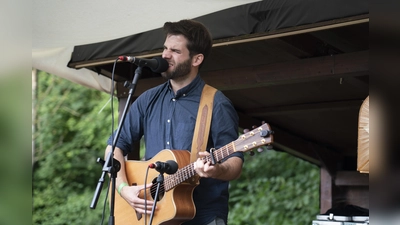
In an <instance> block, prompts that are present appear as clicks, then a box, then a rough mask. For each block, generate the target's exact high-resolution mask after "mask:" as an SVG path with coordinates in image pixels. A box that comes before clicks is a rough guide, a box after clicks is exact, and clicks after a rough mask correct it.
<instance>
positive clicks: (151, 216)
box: [149, 172, 164, 225]
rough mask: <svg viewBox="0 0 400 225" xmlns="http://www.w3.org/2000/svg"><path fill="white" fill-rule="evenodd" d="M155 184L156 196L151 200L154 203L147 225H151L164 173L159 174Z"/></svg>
mask: <svg viewBox="0 0 400 225" xmlns="http://www.w3.org/2000/svg"><path fill="white" fill-rule="evenodd" d="M156 183H157V189H156V194H155V195H154V198H153V199H154V200H155V201H154V205H153V208H152V209H151V215H150V222H149V225H151V223H152V222H153V217H154V211H155V209H156V205H157V201H158V195H159V191H160V186H161V184H162V183H164V173H163V172H161V173H160V174H159V175H158V177H157V180H156Z"/></svg>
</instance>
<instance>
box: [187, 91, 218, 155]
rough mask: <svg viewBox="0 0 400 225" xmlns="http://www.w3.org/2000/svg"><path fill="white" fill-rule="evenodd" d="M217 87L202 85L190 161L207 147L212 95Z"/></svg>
mask: <svg viewBox="0 0 400 225" xmlns="http://www.w3.org/2000/svg"><path fill="white" fill-rule="evenodd" d="M216 92H217V89H215V88H214V87H211V86H210V85H208V84H206V85H204V88H203V91H202V93H201V97H200V105H199V110H198V112H197V118H196V126H195V128H194V134H193V140H192V149H191V156H190V162H191V163H193V162H195V161H196V160H197V155H198V153H199V152H201V151H205V150H206V147H207V141H208V135H209V133H210V127H211V117H212V110H213V102H214V95H215V93H216Z"/></svg>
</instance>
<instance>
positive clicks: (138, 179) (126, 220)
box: [115, 150, 196, 225]
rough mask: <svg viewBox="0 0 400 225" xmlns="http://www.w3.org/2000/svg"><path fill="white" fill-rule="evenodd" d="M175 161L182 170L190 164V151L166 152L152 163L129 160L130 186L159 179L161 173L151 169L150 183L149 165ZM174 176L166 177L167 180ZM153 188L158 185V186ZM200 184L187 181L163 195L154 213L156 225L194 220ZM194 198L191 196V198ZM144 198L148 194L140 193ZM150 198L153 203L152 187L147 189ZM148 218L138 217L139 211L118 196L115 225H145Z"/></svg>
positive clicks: (127, 171) (160, 153)
mask: <svg viewBox="0 0 400 225" xmlns="http://www.w3.org/2000/svg"><path fill="white" fill-rule="evenodd" d="M167 160H174V161H176V162H177V163H178V167H179V169H180V168H182V167H184V166H186V165H189V164H190V152H189V151H186V150H162V151H161V152H159V153H158V154H157V155H156V156H154V157H153V158H152V159H151V160H148V161H136V160H127V161H126V162H125V170H126V174H127V179H128V183H129V185H131V186H132V185H144V184H145V183H146V184H149V183H151V182H152V181H153V180H155V179H156V178H157V177H158V175H159V172H157V171H156V170H154V169H149V171H148V177H147V181H145V178H146V170H147V168H148V165H149V164H151V163H155V162H157V161H161V162H165V161H167ZM168 176H170V175H168V174H164V179H165V178H166V177H168ZM153 186H156V184H154V185H153ZM195 187H196V184H191V183H189V181H184V182H182V183H181V184H179V185H178V186H176V187H174V188H173V189H171V190H168V191H165V192H160V195H162V196H161V197H160V198H161V199H160V198H159V201H157V210H156V211H155V213H154V217H153V222H152V224H153V225H172V224H174V225H176V224H181V223H183V222H185V221H187V220H190V219H192V218H193V217H194V215H195V213H196V209H195V206H194V202H193V199H192V198H191V196H192V195H193V190H194V188H195ZM188 196H190V197H188ZM140 197H141V198H144V191H142V192H141V193H140ZM146 199H148V200H153V197H152V195H151V193H150V188H148V189H147V192H146ZM144 221H145V215H144V214H143V215H141V214H139V216H138V215H137V214H136V211H135V210H134V209H133V208H132V207H131V206H130V205H129V204H128V203H127V202H126V201H125V199H123V198H122V197H121V196H120V195H119V194H116V195H115V224H116V225H143V224H145V223H144ZM149 221H150V215H147V223H149Z"/></svg>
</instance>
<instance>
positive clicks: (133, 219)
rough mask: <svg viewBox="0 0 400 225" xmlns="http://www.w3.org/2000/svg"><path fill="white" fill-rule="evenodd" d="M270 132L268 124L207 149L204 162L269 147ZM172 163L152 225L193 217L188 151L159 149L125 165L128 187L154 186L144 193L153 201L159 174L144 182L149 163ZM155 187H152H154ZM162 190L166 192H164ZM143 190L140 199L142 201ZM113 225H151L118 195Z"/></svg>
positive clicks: (171, 224) (174, 223)
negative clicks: (175, 168)
mask: <svg viewBox="0 0 400 225" xmlns="http://www.w3.org/2000/svg"><path fill="white" fill-rule="evenodd" d="M272 134H273V131H271V129H270V127H269V125H268V124H267V123H265V124H263V125H262V126H260V127H258V128H256V129H254V130H252V131H249V132H246V133H245V134H242V135H240V137H239V138H238V139H237V140H236V141H233V142H231V143H229V144H227V145H225V146H223V147H221V148H219V149H212V151H211V150H210V155H208V156H206V157H204V158H202V159H203V160H205V161H207V162H210V163H215V162H221V160H222V159H224V158H226V157H227V156H229V155H231V154H233V153H234V152H246V151H250V150H251V149H254V148H257V147H259V146H263V145H269V144H271V143H272V141H273V135H272ZM167 160H174V161H175V162H177V163H178V171H176V173H174V174H172V175H168V174H164V182H163V188H162V191H160V197H159V198H158V201H157V210H156V211H155V213H154V217H153V221H152V224H154V225H178V224H182V223H183V222H185V221H187V220H190V219H192V218H193V217H194V215H195V214H196V208H195V206H194V202H193V198H192V196H193V190H194V188H195V187H196V186H197V185H198V181H199V180H198V179H199V177H198V175H197V174H196V172H195V170H194V163H191V162H190V152H189V151H186V150H162V151H161V152H159V153H158V154H157V155H156V156H154V157H153V158H152V159H151V160H148V161H134V160H128V161H126V162H125V170H126V171H125V172H126V175H127V179H128V182H129V185H131V186H132V185H144V184H149V183H153V184H154V185H153V186H152V187H151V188H147V190H146V199H148V200H153V196H155V195H152V194H151V192H152V193H155V192H156V187H157V186H156V184H155V180H156V179H157V177H158V175H159V172H157V171H156V170H153V169H149V173H148V177H147V180H146V181H145V178H146V171H147V168H148V167H149V165H150V164H151V163H156V162H157V161H161V162H163V161H167ZM153 187H154V188H153ZM164 190H165V191H164ZM144 195H145V194H144V191H142V192H141V193H140V194H139V196H140V197H141V198H143V199H144ZM114 209H115V210H114V212H115V224H117V225H143V224H145V218H146V224H148V223H149V222H150V215H147V216H146V217H145V216H144V215H141V214H136V211H135V210H134V209H133V208H132V207H131V206H130V205H129V204H128V203H127V202H126V201H125V200H124V199H123V198H122V197H121V196H119V195H118V194H116V195H115V208H114Z"/></svg>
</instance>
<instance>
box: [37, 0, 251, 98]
mask: <svg viewBox="0 0 400 225" xmlns="http://www.w3.org/2000/svg"><path fill="white" fill-rule="evenodd" d="M256 1H258V0H223V1H215V0H203V1H195V0H171V1H160V0H135V1H131V0H130V1H128V0H120V1H110V0H97V1H88V0H86V1H78V0H71V1H63V0H38V1H34V3H33V9H32V10H33V15H34V16H33V31H32V66H33V68H36V69H39V70H42V71H46V72H48V73H51V74H54V75H57V76H60V77H63V78H65V79H68V80H71V81H73V82H76V83H79V84H82V85H85V86H87V87H91V88H95V89H98V90H101V91H105V92H109V90H110V80H109V79H108V78H106V77H104V76H99V75H98V74H96V73H94V72H92V71H89V70H87V69H81V70H75V69H71V68H68V67H67V63H68V61H69V60H70V57H71V53H72V51H73V47H74V46H76V45H84V44H90V43H97V42H103V41H108V40H112V39H116V38H121V37H125V36H129V35H133V34H137V33H141V32H145V31H148V30H152V29H156V28H159V27H161V26H162V25H163V24H164V22H166V21H178V20H181V19H190V18H196V17H199V16H202V15H205V14H209V13H212V12H216V11H219V10H223V9H226V8H230V7H234V6H238V5H242V4H247V3H252V2H256Z"/></svg>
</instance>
